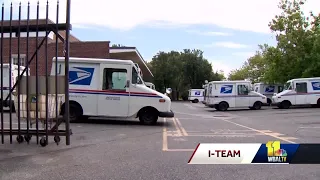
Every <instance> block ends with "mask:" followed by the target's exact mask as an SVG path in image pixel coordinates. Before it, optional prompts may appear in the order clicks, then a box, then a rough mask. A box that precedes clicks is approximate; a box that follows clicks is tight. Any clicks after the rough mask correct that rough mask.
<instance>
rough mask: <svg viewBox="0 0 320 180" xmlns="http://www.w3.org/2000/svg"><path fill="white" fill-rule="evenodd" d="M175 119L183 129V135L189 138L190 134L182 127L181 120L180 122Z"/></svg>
mask: <svg viewBox="0 0 320 180" xmlns="http://www.w3.org/2000/svg"><path fill="white" fill-rule="evenodd" d="M175 119H176V121H177V123H178V125H179V127H180V129H181V131H182V134H183V135H184V136H188V133H187V131H186V130H185V129H184V128H183V127H182V125H181V122H180V120H179V119H178V118H175Z"/></svg>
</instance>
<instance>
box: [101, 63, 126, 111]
mask: <svg viewBox="0 0 320 180" xmlns="http://www.w3.org/2000/svg"><path fill="white" fill-rule="evenodd" d="M129 68H130V66H128V65H121V64H117V65H112V66H110V65H104V64H101V65H100V73H101V74H102V77H101V87H102V92H101V94H100V96H101V97H98V104H99V106H98V113H99V115H101V116H112V117H127V116H128V112H129V99H130V93H129V88H128V87H126V82H127V79H129V73H128V72H130V71H129Z"/></svg>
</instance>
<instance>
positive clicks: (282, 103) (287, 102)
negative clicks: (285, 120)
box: [280, 101, 291, 109]
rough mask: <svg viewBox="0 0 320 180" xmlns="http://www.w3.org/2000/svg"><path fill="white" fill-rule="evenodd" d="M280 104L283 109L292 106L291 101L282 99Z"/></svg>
mask: <svg viewBox="0 0 320 180" xmlns="http://www.w3.org/2000/svg"><path fill="white" fill-rule="evenodd" d="M280 106H281V109H289V108H290V106H291V103H290V101H282V102H281V105H280Z"/></svg>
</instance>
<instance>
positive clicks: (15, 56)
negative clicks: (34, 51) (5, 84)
mask: <svg viewBox="0 0 320 180" xmlns="http://www.w3.org/2000/svg"><path fill="white" fill-rule="evenodd" d="M14 59H18V54H12V55H11V63H12V64H15V63H14ZM21 59H24V62H21ZM19 61H20V66H26V63H27V59H26V55H25V54H20V60H19ZM15 65H18V64H15Z"/></svg>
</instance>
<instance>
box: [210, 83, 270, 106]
mask: <svg viewBox="0 0 320 180" xmlns="http://www.w3.org/2000/svg"><path fill="white" fill-rule="evenodd" d="M208 96H209V98H208V99H209V102H208V105H207V106H209V107H214V108H215V109H216V110H219V111H226V110H227V109H228V108H242V107H248V108H250V109H257V110H258V109H261V106H262V104H263V103H267V97H266V96H265V95H263V94H261V93H258V92H254V91H252V90H251V82H250V81H211V82H209V89H208Z"/></svg>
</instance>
